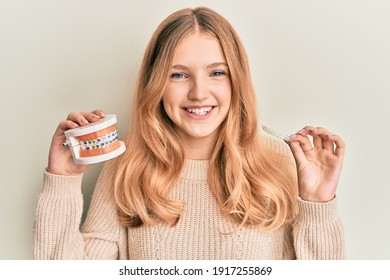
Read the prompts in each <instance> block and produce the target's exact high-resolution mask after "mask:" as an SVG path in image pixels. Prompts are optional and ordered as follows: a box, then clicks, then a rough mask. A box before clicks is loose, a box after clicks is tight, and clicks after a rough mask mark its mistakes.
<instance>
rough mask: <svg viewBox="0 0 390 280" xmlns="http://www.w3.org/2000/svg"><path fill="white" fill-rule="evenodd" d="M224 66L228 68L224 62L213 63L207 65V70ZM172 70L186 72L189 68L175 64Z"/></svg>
mask: <svg viewBox="0 0 390 280" xmlns="http://www.w3.org/2000/svg"><path fill="white" fill-rule="evenodd" d="M221 65H222V66H225V67H228V65H227V63H226V62H214V63H211V64H210V65H207V67H206V68H207V69H210V68H214V67H217V66H221ZM172 68H173V69H185V70H188V69H189V68H190V67H187V66H185V65H182V64H175V65H173V66H172Z"/></svg>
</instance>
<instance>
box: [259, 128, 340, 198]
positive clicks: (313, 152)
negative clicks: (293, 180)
mask: <svg viewBox="0 0 390 280" xmlns="http://www.w3.org/2000/svg"><path fill="white" fill-rule="evenodd" d="M263 129H264V131H266V132H267V133H269V134H272V135H274V136H276V137H278V138H281V139H283V140H284V141H285V142H286V143H287V144H288V145H289V146H290V148H291V151H292V153H293V156H294V158H295V162H296V166H297V175H298V186H299V195H300V197H301V198H302V199H303V200H307V201H315V202H327V201H330V200H332V199H333V198H334V197H335V195H336V189H337V184H338V181H339V178H340V173H341V169H342V165H343V159H344V152H345V144H344V141H343V140H342V139H341V138H340V136H338V135H335V134H332V133H331V132H329V131H328V130H327V129H325V128H322V127H313V126H306V127H304V128H303V129H301V130H299V131H298V132H297V133H295V134H292V135H289V136H287V135H286V136H284V135H282V134H280V133H278V132H276V131H274V130H272V129H270V128H268V127H266V126H263ZM309 136H310V137H312V139H313V144H312V143H311V141H310V139H309ZM313 145H314V147H313Z"/></svg>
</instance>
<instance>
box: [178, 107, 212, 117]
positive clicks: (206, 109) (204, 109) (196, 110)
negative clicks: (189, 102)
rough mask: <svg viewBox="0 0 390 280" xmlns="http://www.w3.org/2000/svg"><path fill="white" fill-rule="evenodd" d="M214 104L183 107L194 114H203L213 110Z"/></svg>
mask: <svg viewBox="0 0 390 280" xmlns="http://www.w3.org/2000/svg"><path fill="white" fill-rule="evenodd" d="M215 107H216V106H207V107H201V108H184V109H185V110H186V111H187V112H188V113H190V114H193V115H196V116H205V115H207V114H208V113H209V112H210V111H211V110H213V109H214V108H215Z"/></svg>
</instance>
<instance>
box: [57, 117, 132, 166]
mask: <svg viewBox="0 0 390 280" xmlns="http://www.w3.org/2000/svg"><path fill="white" fill-rule="evenodd" d="M116 122H117V119H116V116H115V115H106V116H105V117H104V118H103V119H101V120H99V121H97V122H95V123H90V124H88V125H84V126H80V127H76V128H73V129H69V130H67V131H65V137H66V141H65V142H64V146H69V148H70V150H71V152H72V156H73V159H74V161H75V163H78V164H92V163H98V162H102V161H106V160H109V159H112V158H115V157H117V156H119V155H120V154H122V153H123V152H124V151H125V150H126V146H125V143H123V142H122V141H119V139H118V131H117V130H116V127H115V124H116Z"/></svg>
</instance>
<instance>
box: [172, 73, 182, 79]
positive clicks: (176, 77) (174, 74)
mask: <svg viewBox="0 0 390 280" xmlns="http://www.w3.org/2000/svg"><path fill="white" fill-rule="evenodd" d="M185 77H186V75H184V74H183V73H172V74H171V78H172V79H184V78H185Z"/></svg>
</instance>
